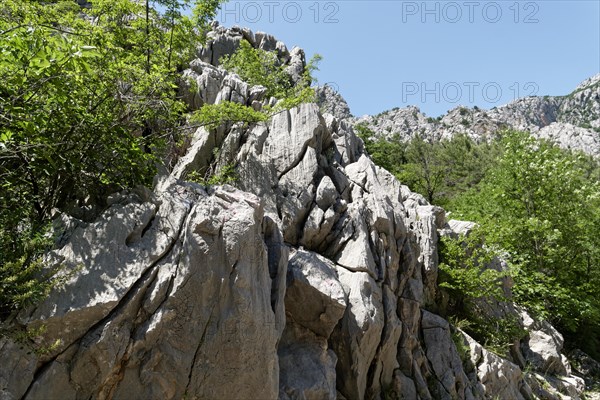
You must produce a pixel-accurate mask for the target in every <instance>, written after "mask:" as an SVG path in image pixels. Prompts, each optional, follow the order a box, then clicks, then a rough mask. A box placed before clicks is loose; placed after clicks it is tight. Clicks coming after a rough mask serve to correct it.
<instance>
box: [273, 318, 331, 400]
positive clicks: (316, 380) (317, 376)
mask: <svg viewBox="0 0 600 400" xmlns="http://www.w3.org/2000/svg"><path fill="white" fill-rule="evenodd" d="M278 355H279V366H280V375H279V377H280V380H279V399H280V400H284V399H290V400H292V399H293V400H296V399H304V400H326V399H330V400H334V399H335V398H336V388H335V384H336V374H335V364H336V361H337V357H336V355H335V353H334V352H333V351H332V350H331V349H328V346H327V340H326V339H325V338H323V337H320V336H317V335H315V334H314V333H312V332H311V331H309V330H308V329H306V328H303V327H301V326H299V325H297V324H295V323H294V322H288V324H287V326H286V329H285V331H284V333H283V336H282V338H281V342H280V344H279V346H278Z"/></svg>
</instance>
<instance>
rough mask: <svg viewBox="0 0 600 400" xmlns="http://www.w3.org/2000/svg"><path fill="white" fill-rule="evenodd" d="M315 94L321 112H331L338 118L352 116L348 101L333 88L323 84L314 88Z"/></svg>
mask: <svg viewBox="0 0 600 400" xmlns="http://www.w3.org/2000/svg"><path fill="white" fill-rule="evenodd" d="M316 94H317V104H318V105H319V107H320V108H321V112H322V113H323V114H331V115H333V116H334V117H336V118H338V119H345V118H352V114H351V113H350V107H349V106H348V103H346V100H345V99H344V98H343V97H342V96H341V95H340V94H339V93H338V92H337V91H336V90H335V89H334V88H332V87H331V86H329V85H327V84H325V85H323V86H319V87H318V88H317V89H316Z"/></svg>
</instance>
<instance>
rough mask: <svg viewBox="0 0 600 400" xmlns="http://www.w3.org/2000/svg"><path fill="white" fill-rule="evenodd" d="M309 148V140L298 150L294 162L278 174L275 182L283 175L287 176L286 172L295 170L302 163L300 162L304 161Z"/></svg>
mask: <svg viewBox="0 0 600 400" xmlns="http://www.w3.org/2000/svg"><path fill="white" fill-rule="evenodd" d="M309 147H310V140H307V141H306V143H304V144H303V145H302V149H301V150H300V152H299V153H298V155H297V156H296V158H295V159H294V161H292V164H290V166H289V167H287V168H286V169H284V170H283V171H282V172H281V173H280V174H278V175H277V180H278V181H279V180H280V179H281V178H282V177H283V176H284V175H285V174H287V173H288V172H290V171H291V170H293V169H294V168H296V167H297V166H298V165H299V164H300V163H301V162H302V160H303V159H304V156H305V155H306V152H307V151H308V148H309Z"/></svg>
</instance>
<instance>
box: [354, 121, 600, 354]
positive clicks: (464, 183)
mask: <svg viewBox="0 0 600 400" xmlns="http://www.w3.org/2000/svg"><path fill="white" fill-rule="evenodd" d="M359 132H360V134H361V136H362V137H363V139H364V140H365V145H366V148H367V151H368V152H369V153H370V154H371V156H372V157H373V159H374V161H375V162H377V163H379V164H380V165H382V166H384V167H385V168H387V169H389V170H390V171H392V172H393V173H394V174H395V175H396V176H397V177H398V178H399V179H400V180H401V181H403V182H405V183H407V184H408V185H409V186H410V187H411V188H412V189H413V190H416V191H418V192H421V193H422V194H423V195H424V196H426V197H427V198H428V200H429V201H431V202H432V203H434V204H438V205H443V206H444V207H445V208H446V209H447V210H448V211H449V212H450V213H451V217H452V218H455V219H464V220H470V221H475V222H477V223H478V229H476V231H475V233H474V234H473V235H474V238H472V239H470V240H466V239H462V244H460V245H458V244H457V243H452V242H451V241H448V240H445V241H444V242H443V243H442V246H441V249H442V261H443V264H442V270H443V273H442V274H441V277H442V278H443V279H444V280H445V282H442V286H446V287H447V288H449V289H450V290H453V291H454V295H455V296H458V297H459V298H460V297H461V296H462V298H463V300H465V301H467V302H469V301H470V302H471V306H472V304H473V303H474V300H477V301H479V304H481V301H482V300H485V299H486V298H487V299H489V298H493V297H497V296H498V294H499V293H498V292H497V291H494V290H493V287H494V286H495V287H497V286H498V284H496V285H493V284H492V283H493V282H494V281H496V282H498V281H499V279H500V278H501V276H500V275H497V274H494V273H491V272H486V273H482V270H481V266H482V265H484V264H485V263H486V262H488V261H489V259H490V257H495V256H498V255H500V256H502V258H503V259H505V260H506V261H507V262H508V264H509V269H508V271H507V273H508V274H509V275H510V276H511V277H512V279H513V280H514V287H513V294H514V300H515V301H516V302H517V303H518V304H520V305H522V306H524V307H525V308H526V309H528V310H529V311H530V312H531V313H533V314H534V315H536V316H538V317H540V318H544V319H547V320H549V321H551V322H552V323H553V324H554V325H555V326H557V327H558V328H559V330H560V331H561V332H562V333H563V334H564V335H565V336H566V338H567V339H568V341H567V344H568V345H570V346H578V347H581V348H582V349H584V350H585V351H587V352H589V353H590V354H593V355H594V356H595V357H598V356H599V355H600V296H599V294H600V292H599V290H598V287H599V284H600V237H599V236H598V226H599V224H600V165H599V163H598V161H597V160H593V159H591V158H590V157H588V156H585V155H583V154H577V153H573V152H570V151H566V150H562V149H559V148H558V147H556V146H554V145H552V144H550V143H548V142H546V141H540V140H535V139H533V138H532V137H531V136H530V135H529V134H527V133H520V132H503V134H502V135H501V136H502V138H501V139H498V140H496V141H494V142H492V143H490V144H477V143H473V142H472V141H471V140H470V139H469V138H468V137H466V136H464V135H459V136H456V137H454V138H453V139H451V140H447V141H441V142H438V143H429V142H427V141H425V140H423V139H421V138H418V137H417V138H415V139H413V140H412V141H410V142H408V143H400V142H399V141H398V140H385V139H380V138H377V136H376V135H375V134H374V133H373V132H370V131H369V130H368V129H367V128H366V127H361V128H359ZM465 240H466V241H465ZM474 242H478V243H479V245H478V247H479V249H480V250H474V249H475V247H474V246H473V243H474ZM484 242H485V245H483V243H484ZM458 260H461V261H460V262H458ZM490 274H491V275H490ZM484 289H485V290H484ZM490 296H491V297H490ZM464 306H465V304H464V303H461V304H458V305H457V307H456V308H455V309H454V310H453V311H454V312H455V313H456V314H457V315H459V316H461V317H465V316H466V317H467V318H469V319H471V323H472V326H471V329H472V331H474V332H475V333H477V331H478V330H481V329H480V328H481V326H482V325H485V324H487V323H489V322H490V321H487V322H486V321H481V320H477V318H476V315H479V316H481V315H483V314H482V313H476V312H470V313H469V312H465V307H464ZM467 308H468V307H467ZM486 328H489V326H487V327H486ZM504 328H506V329H505V330H506V331H511V332H512V333H514V332H516V330H514V329H512V328H510V329H509V328H507V327H504ZM504 328H498V327H496V329H497V331H498V332H500V333H501V331H502V329H504ZM509 336H510V335H508V336H506V338H509Z"/></svg>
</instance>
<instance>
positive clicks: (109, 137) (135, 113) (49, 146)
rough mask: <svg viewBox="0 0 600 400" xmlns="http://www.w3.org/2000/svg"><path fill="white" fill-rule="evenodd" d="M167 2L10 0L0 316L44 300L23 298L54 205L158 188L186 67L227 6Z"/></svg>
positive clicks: (0, 18)
mask: <svg viewBox="0 0 600 400" xmlns="http://www.w3.org/2000/svg"><path fill="white" fill-rule="evenodd" d="M159 3H160V4H162V5H163V6H166V11H165V12H164V13H161V12H159V11H157V10H156V9H154V8H150V7H146V5H147V4H143V3H140V2H138V1H133V0H97V1H94V5H93V7H92V8H91V9H85V8H80V7H79V6H78V5H77V3H76V2H74V1H70V0H69V1H50V2H45V3H42V2H37V1H15V0H3V1H2V2H1V3H0V79H1V80H2V85H1V86H0V182H1V183H0V188H1V195H0V226H1V228H0V281H1V285H2V287H1V293H0V301H1V302H2V304H1V305H0V308H1V310H0V311H5V310H6V309H11V308H13V307H16V306H17V305H18V304H21V303H23V301H22V300H23V299H33V298H34V297H36V296H37V295H36V296H33V295H32V296H27V295H23V293H26V292H27V291H28V289H27V286H28V285H29V286H31V285H33V286H35V283H36V280H35V278H34V277H35V275H36V271H37V267H35V266H37V265H39V256H40V254H42V253H43V251H44V250H46V249H47V245H48V241H47V240H40V238H41V237H43V236H44V232H45V230H46V229H47V226H48V223H49V221H50V219H51V217H52V215H53V214H54V213H55V211H56V210H59V211H65V212H69V211H71V210H73V209H74V207H77V206H79V205H81V204H84V203H86V202H89V201H92V202H98V201H100V202H101V201H102V199H103V198H104V197H105V195H106V193H110V192H112V191H115V190H118V189H120V188H124V187H131V186H132V185H135V184H140V183H141V184H150V182H151V179H152V177H153V175H154V173H155V168H156V163H157V162H159V161H160V156H161V155H162V149H163V148H164V143H165V141H166V140H168V139H169V137H170V136H172V135H174V134H175V132H177V130H178V126H179V122H180V119H181V114H182V112H183V111H185V106H184V103H183V102H182V101H180V100H179V99H178V98H177V92H176V88H177V79H178V73H177V72H178V70H179V69H181V68H183V66H184V65H185V63H186V62H187V61H188V60H189V59H191V57H192V56H193V54H194V51H195V46H196V45H197V43H198V40H199V39H201V38H202V36H203V30H202V27H205V26H206V24H207V21H208V19H210V17H211V16H214V15H215V12H216V8H217V7H218V6H219V2H218V1H197V2H194V10H195V12H194V16H193V17H188V16H185V15H183V13H181V10H183V7H186V6H188V5H191V3H190V2H188V1H172V0H169V1H167V0H164V1H161V2H153V4H159ZM144 15H146V16H147V17H146V18H144V17H142V16H144ZM198 24H200V25H198ZM202 24H203V25H202ZM37 282H40V283H41V281H37ZM11 285H12V286H11ZM34 289H35V290H33V292H35V293H38V294H40V293H43V290H45V289H44V287H43V285H42V286H40V287H37V288H34ZM38 289H39V290H38ZM33 292H32V293H33ZM11 296H12V300H11ZM19 299H21V300H19Z"/></svg>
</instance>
